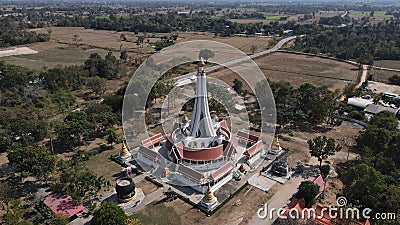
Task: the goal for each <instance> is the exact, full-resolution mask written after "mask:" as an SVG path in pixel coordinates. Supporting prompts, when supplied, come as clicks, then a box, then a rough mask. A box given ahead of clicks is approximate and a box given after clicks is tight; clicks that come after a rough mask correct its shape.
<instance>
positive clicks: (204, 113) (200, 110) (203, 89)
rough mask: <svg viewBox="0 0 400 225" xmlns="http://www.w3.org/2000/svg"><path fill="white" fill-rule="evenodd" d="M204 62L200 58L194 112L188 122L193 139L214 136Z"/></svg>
mask: <svg viewBox="0 0 400 225" xmlns="http://www.w3.org/2000/svg"><path fill="white" fill-rule="evenodd" d="M204 65H205V63H204V61H203V58H201V60H200V63H199V68H198V72H197V82H196V99H195V103H194V111H193V115H192V119H191V121H190V126H189V127H190V136H193V137H214V136H216V134H215V130H214V128H213V124H212V120H211V116H210V110H209V108H208V99H207V85H206V73H205V70H204Z"/></svg>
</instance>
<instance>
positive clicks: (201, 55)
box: [199, 49, 215, 62]
mask: <svg viewBox="0 0 400 225" xmlns="http://www.w3.org/2000/svg"><path fill="white" fill-rule="evenodd" d="M214 56H215V54H214V52H212V51H211V50H209V49H202V50H200V52H199V59H201V58H203V59H204V60H205V61H206V62H208V59H210V58H212V57H214Z"/></svg>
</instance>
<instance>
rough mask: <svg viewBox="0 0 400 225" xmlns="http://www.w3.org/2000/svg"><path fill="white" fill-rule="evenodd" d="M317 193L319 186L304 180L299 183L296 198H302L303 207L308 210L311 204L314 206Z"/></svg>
mask: <svg viewBox="0 0 400 225" xmlns="http://www.w3.org/2000/svg"><path fill="white" fill-rule="evenodd" d="M318 193H319V186H318V185H316V184H314V183H313V182H311V181H309V180H306V181H303V182H301V183H300V185H299V188H298V192H297V197H298V198H304V201H305V206H306V207H307V208H310V207H311V206H312V205H313V204H315V197H316V196H317V194H318Z"/></svg>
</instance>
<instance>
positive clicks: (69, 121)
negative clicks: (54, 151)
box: [55, 111, 96, 147]
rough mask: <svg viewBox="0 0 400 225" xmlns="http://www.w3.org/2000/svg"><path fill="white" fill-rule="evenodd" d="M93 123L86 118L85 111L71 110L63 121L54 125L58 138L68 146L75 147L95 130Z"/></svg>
mask: <svg viewBox="0 0 400 225" xmlns="http://www.w3.org/2000/svg"><path fill="white" fill-rule="evenodd" d="M95 128H96V126H95V124H93V123H91V122H89V121H88V119H87V114H86V113H85V112H80V111H77V112H72V113H70V114H69V115H68V116H67V117H66V118H65V119H64V121H62V122H60V123H58V124H57V125H56V128H55V131H56V134H57V135H58V140H59V141H61V143H62V144H64V145H65V146H68V147H76V146H80V145H82V144H83V143H84V142H86V141H87V140H88V139H89V137H90V135H91V134H92V132H93V131H94V130H95Z"/></svg>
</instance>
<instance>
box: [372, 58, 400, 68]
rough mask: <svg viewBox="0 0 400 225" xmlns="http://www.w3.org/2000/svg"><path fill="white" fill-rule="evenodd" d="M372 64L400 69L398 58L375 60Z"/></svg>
mask: <svg viewBox="0 0 400 225" xmlns="http://www.w3.org/2000/svg"><path fill="white" fill-rule="evenodd" d="M374 66H379V67H386V68H391V69H400V60H375V61H374Z"/></svg>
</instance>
